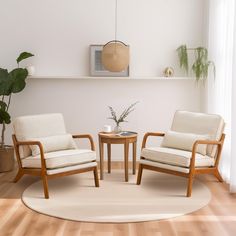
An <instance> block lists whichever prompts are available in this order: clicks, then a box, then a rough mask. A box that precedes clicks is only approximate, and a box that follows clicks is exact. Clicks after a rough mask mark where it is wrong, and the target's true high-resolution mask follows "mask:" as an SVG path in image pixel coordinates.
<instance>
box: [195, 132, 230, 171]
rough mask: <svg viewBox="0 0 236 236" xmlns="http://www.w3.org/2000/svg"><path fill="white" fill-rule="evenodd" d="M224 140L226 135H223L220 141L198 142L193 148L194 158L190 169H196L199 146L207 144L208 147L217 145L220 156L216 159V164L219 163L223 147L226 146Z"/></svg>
mask: <svg viewBox="0 0 236 236" xmlns="http://www.w3.org/2000/svg"><path fill="white" fill-rule="evenodd" d="M224 139H225V134H222V136H221V139H220V141H217V140H196V141H195V142H194V144H193V148H192V157H191V162H190V169H191V168H194V166H195V155H196V151H197V146H198V145H199V144H207V145H217V148H218V155H217V157H216V161H215V163H217V165H218V163H219V158H220V155H221V151H222V147H223V144H224Z"/></svg>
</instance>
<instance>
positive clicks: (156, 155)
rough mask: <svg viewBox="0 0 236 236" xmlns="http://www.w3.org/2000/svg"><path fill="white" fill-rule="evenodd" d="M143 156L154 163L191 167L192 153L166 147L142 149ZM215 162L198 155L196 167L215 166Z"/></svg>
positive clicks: (212, 159)
mask: <svg viewBox="0 0 236 236" xmlns="http://www.w3.org/2000/svg"><path fill="white" fill-rule="evenodd" d="M141 156H142V157H144V158H145V159H147V160H150V161H153V162H159V163H164V164H168V165H174V166H180V167H189V166H190V161H191V157H192V152H189V151H184V150H178V149H174V148H166V147H149V148H143V149H142V153H141ZM214 162H215V159H214V158H212V157H209V156H203V155H201V154H199V153H196V156H195V167H207V166H208V167H209V166H213V165H214Z"/></svg>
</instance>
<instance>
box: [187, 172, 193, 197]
mask: <svg viewBox="0 0 236 236" xmlns="http://www.w3.org/2000/svg"><path fill="white" fill-rule="evenodd" d="M192 185H193V174H191V173H190V174H189V179H188V189H187V197H191V195H192Z"/></svg>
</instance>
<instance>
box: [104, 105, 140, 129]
mask: <svg viewBox="0 0 236 236" xmlns="http://www.w3.org/2000/svg"><path fill="white" fill-rule="evenodd" d="M137 103H138V102H135V103H133V104H131V105H130V106H129V107H128V108H126V109H125V110H124V111H123V112H122V113H121V115H120V116H119V117H118V116H117V115H116V112H115V111H114V109H113V108H112V107H111V106H108V108H109V110H110V112H111V117H109V118H108V119H111V120H114V121H115V123H116V126H115V128H114V132H115V133H119V132H121V131H122V129H121V127H120V123H122V122H127V121H126V120H125V119H126V117H127V116H128V115H129V114H130V113H131V112H132V111H134V107H135V105H136V104H137Z"/></svg>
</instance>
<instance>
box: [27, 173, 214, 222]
mask: <svg viewBox="0 0 236 236" xmlns="http://www.w3.org/2000/svg"><path fill="white" fill-rule="evenodd" d="M135 182H136V176H134V175H129V182H124V173H123V171H114V170H113V171H112V173H111V174H105V176H104V180H102V181H100V187H99V188H95V187H94V180H93V174H92V172H91V173H89V172H87V173H83V174H77V175H73V176H67V177H61V178H57V179H53V180H49V194H50V199H44V195H43V187H42V182H41V181H39V182H36V183H34V184H32V185H31V186H29V187H28V188H27V189H26V190H25V191H24V193H23V196H22V200H23V202H24V203H25V205H26V206H28V207H29V208H31V209H33V210H35V211H37V212H39V213H43V214H46V215H49V216H55V217H59V218H62V219H68V220H76V221H87V222H114V223H115V222H140V221H149V220H161V219H167V218H171V217H176V216H181V215H184V214H187V213H190V212H193V211H196V210H198V209H199V208H201V207H204V206H205V205H207V204H208V202H209V201H210V198H211V194H210V191H209V190H208V188H207V187H206V186H205V185H204V184H203V183H201V182H199V181H198V180H194V184H193V193H192V197H191V198H187V197H185V194H186V188H187V179H185V178H182V177H176V176H173V175H167V174H162V173H157V172H152V171H148V170H144V172H143V178H142V183H141V185H139V186H138V185H136V184H135Z"/></svg>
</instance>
